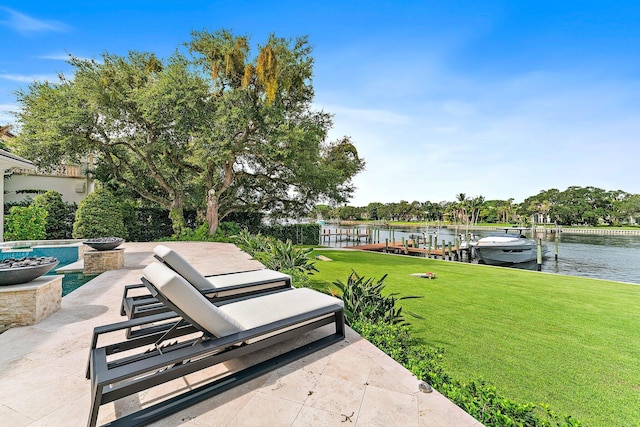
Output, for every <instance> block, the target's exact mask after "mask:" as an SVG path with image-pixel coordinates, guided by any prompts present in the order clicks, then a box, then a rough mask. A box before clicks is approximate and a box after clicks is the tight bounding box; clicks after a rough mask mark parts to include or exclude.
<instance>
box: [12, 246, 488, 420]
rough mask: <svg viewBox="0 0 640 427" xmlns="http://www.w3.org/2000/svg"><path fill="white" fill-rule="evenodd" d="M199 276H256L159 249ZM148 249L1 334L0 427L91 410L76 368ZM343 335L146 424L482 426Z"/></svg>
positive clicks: (231, 259) (194, 379) (200, 254)
mask: <svg viewBox="0 0 640 427" xmlns="http://www.w3.org/2000/svg"><path fill="white" fill-rule="evenodd" d="M167 245H168V246H171V247H173V248H174V249H176V250H177V251H179V252H180V253H181V254H182V255H183V256H184V257H185V258H187V259H188V260H189V261H190V262H192V263H193V264H194V265H195V266H196V267H197V268H198V269H199V270H200V271H202V272H203V273H204V274H215V273H224V272H230V271H238V270H247V269H252V268H259V267H261V265H260V264H259V263H257V261H254V260H251V259H250V258H249V256H248V255H247V254H245V253H243V252H241V251H239V250H238V248H236V247H235V246H233V245H230V244H221V243H192V242H188V243H187V242H178V243H168V244H167ZM154 246H155V244H154V243H127V244H125V245H124V247H125V248H126V252H125V267H124V268H123V269H120V270H117V271H110V272H107V273H103V274H101V275H100V276H98V277H97V278H95V279H94V280H92V281H91V282H89V283H87V284H85V285H84V286H82V287H81V288H79V289H78V290H76V291H74V292H72V293H71V294H69V295H67V296H65V297H64V298H63V299H62V309H61V310H59V311H58V312H56V313H55V314H53V315H52V316H50V317H49V318H47V319H45V320H44V321H42V322H40V323H39V324H37V325H33V326H26V327H19V328H13V329H10V330H8V331H7V332H5V333H3V334H0V425H7V426H16V427H17V426H82V425H86V423H87V417H88V413H89V405H90V390H89V381H88V380H86V379H85V377H84V373H85V367H86V362H87V355H88V349H89V344H90V338H91V333H92V330H93V328H94V327H95V326H100V325H104V324H107V323H113V322H117V321H121V320H123V318H122V317H120V314H119V304H120V300H121V297H122V288H123V286H124V285H125V284H129V283H138V282H139V279H140V276H141V270H142V268H144V267H145V266H146V265H147V264H148V263H150V262H152V261H153V257H152V249H153V247H154ZM212 375H215V372H213V371H204V372H199V373H197V374H192V375H190V376H188V377H185V378H181V379H179V380H175V381H173V382H172V383H171V384H166V385H163V386H160V387H157V388H156V389H154V390H152V391H145V392H141V393H139V394H138V395H134V396H131V397H130V398H125V399H121V400H119V401H116V402H114V403H110V404H107V405H104V406H103V407H102V408H101V411H100V415H99V423H101V424H102V423H107V422H109V421H112V420H113V419H114V418H115V417H118V416H121V415H124V414H126V413H129V412H131V411H133V410H136V409H140V408H141V407H143V406H145V405H146V404H149V403H154V400H155V399H157V398H158V397H159V396H163V397H164V396H167V395H169V394H172V393H174V392H175V391H184V390H187V389H189V388H191V387H194V386H197V385H199V383H201V382H202V381H205V380H206V379H207V378H210V377H211V376H212ZM418 384H419V382H418V380H417V379H416V378H415V377H413V376H412V375H411V373H409V372H408V371H407V370H406V369H404V368H403V367H402V366H400V365H398V364H397V363H396V362H395V361H393V360H392V359H390V358H389V357H387V356H386V355H385V354H384V353H382V352H381V351H379V350H378V349H377V348H376V347H374V346H373V345H371V344H370V343H369V342H367V341H366V340H363V339H362V338H360V337H359V336H358V335H357V334H356V333H354V332H353V331H351V330H350V329H348V333H347V339H346V340H345V341H344V342H341V343H338V344H334V345H332V346H330V347H328V348H326V349H324V350H321V351H319V352H317V353H314V354H312V355H311V356H309V357H306V358H304V359H301V360H298V361H297V362H294V363H291V364H289V365H286V366H284V367H282V368H281V369H278V370H276V371H274V372H272V373H270V374H265V375H263V376H261V377H259V378H257V379H255V380H253V381H250V382H248V383H246V384H243V385H241V386H238V387H236V388H234V389H232V390H230V391H227V392H225V393H223V394H221V395H219V396H217V397H213V398H210V399H208V400H206V401H204V402H202V403H200V404H197V405H195V406H192V407H191V408H189V409H186V410H183V411H181V412H178V413H176V414H174V415H173V416H171V417H169V418H166V419H164V420H162V421H159V422H157V423H155V424H154V425H156V426H176V425H188V426H348V425H351V426H367V427H368V426H403V427H404V426H448V427H449V426H481V424H480V423H479V422H478V421H476V420H475V419H473V418H472V417H471V416H469V415H468V414H466V413H465V412H464V411H462V410H461V409H460V408H458V407H457V406H455V405H454V404H453V403H451V402H450V401H449V400H447V399H446V398H444V397H443V396H442V395H440V394H439V393H438V392H436V391H434V392H432V393H422V392H420V391H419V389H418Z"/></svg>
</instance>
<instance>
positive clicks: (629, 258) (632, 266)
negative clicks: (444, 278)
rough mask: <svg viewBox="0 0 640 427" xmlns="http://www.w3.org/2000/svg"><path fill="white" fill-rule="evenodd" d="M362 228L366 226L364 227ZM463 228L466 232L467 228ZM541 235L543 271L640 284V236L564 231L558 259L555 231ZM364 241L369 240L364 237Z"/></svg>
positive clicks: (400, 233) (412, 231) (441, 235)
mask: <svg viewBox="0 0 640 427" xmlns="http://www.w3.org/2000/svg"><path fill="white" fill-rule="evenodd" d="M323 228H324V229H325V230H327V229H330V230H331V232H332V233H333V232H334V230H335V229H336V227H328V226H324V227H323ZM361 230H364V229H363V228H361ZM459 231H460V232H463V230H459ZM425 232H427V229H426V227H425V228H402V229H400V228H395V229H394V230H393V238H394V240H396V241H401V240H402V238H403V237H404V238H405V239H409V238H411V236H413V235H417V234H419V235H422V234H423V233H425ZM491 233H495V232H489V231H486V232H484V231H474V232H473V234H474V235H476V236H478V237H484V236H487V235H489V234H491ZM437 234H438V235H437V237H438V242H439V244H441V243H442V240H445V241H446V242H449V241H453V240H454V231H453V230H446V229H442V230H439V231H438V233H437ZM525 234H526V233H525ZM429 235H433V236H434V238H435V230H434V229H433V228H429ZM530 235H531V232H530V231H529V234H528V236H529V237H530ZM389 237H390V236H389V231H388V230H380V241H381V242H384V241H385V239H386V238H389ZM538 237H542V238H543V239H544V240H545V241H546V244H547V247H548V248H549V253H548V255H549V257H548V258H547V259H546V260H545V261H544V262H543V264H542V271H545V272H549V273H557V274H565V275H569V276H580V277H595V278H598V279H606V280H616V281H620V282H631V283H639V284H640V236H610V235H607V236H594V235H581V234H566V233H561V234H560V242H559V244H558V261H556V260H555V259H554V253H555V243H554V239H555V235H554V234H547V235H546V237H545V236H542V235H540V236H538ZM427 238H428V237H427ZM361 242H362V244H364V243H365V242H364V240H361ZM324 244H325V245H327V246H333V247H346V246H351V245H353V243H352V242H348V241H346V240H342V241H337V242H336V240H335V238H334V237H332V238H331V243H329V242H328V241H326V240H325V242H324ZM473 262H476V261H473ZM514 267H515V268H524V269H529V270H535V269H536V263H535V262H532V263H527V264H519V265H516V266H514Z"/></svg>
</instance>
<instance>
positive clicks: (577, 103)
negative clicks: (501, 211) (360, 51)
mask: <svg viewBox="0 0 640 427" xmlns="http://www.w3.org/2000/svg"><path fill="white" fill-rule="evenodd" d="M414 74H415V73H413V72H410V73H409V74H408V75H409V76H413V75H414ZM361 78H362V79H366V78H367V76H366V75H365V76H361ZM377 78H378V77H376V76H374V77H372V79H377ZM396 78H397V79H398V80H401V81H403V83H402V84H401V86H402V88H401V89H400V92H403V93H404V92H405V90H404V88H405V87H406V86H407V79H404V78H403V76H397V77H396ZM434 78H436V79H437V80H438V81H439V82H444V83H447V82H448V83H447V84H444V85H442V86H441V87H440V88H439V90H438V91H436V92H433V91H432V90H431V89H429V90H425V89H424V86H422V87H421V86H420V84H419V83H418V82H417V83H416V89H415V93H414V94H413V95H408V96H403V99H402V100H397V99H396V98H395V93H393V92H389V91H386V92H379V93H377V94H376V97H375V98H374V97H372V96H371V93H368V92H366V89H363V90H364V92H359V91H358V90H356V89H353V90H349V89H344V90H343V94H342V97H340V98H338V97H336V92H333V93H332V94H331V96H332V103H331V104H332V105H331V106H330V107H327V110H328V111H329V112H334V113H336V114H335V119H334V122H335V129H334V130H335V131H339V132H340V134H346V135H350V136H352V137H353V141H354V143H355V144H356V147H357V148H358V151H359V152H360V154H361V155H362V156H363V157H364V158H365V160H366V161H367V169H366V170H365V171H364V172H362V173H361V174H360V175H358V176H357V177H356V179H355V180H354V183H355V184H356V186H357V187H358V190H357V191H356V193H355V196H354V198H353V199H352V201H351V204H353V205H358V206H362V205H366V204H368V203H370V202H373V201H380V202H397V201H400V200H409V201H412V200H419V201H426V200H430V201H434V202H437V201H441V200H453V199H454V198H455V194H458V193H466V194H468V195H471V196H475V195H482V196H485V197H486V198H487V199H508V198H511V197H513V198H514V199H515V200H516V201H518V202H519V201H522V200H524V198H526V197H529V196H532V195H535V194H537V193H538V192H540V191H541V190H546V189H550V188H558V189H560V190H563V189H565V188H567V187H569V186H572V185H578V186H590V185H593V186H597V187H600V188H604V189H607V190H617V189H621V190H624V191H629V192H631V193H640V178H639V177H638V173H637V172H636V171H637V170H638V168H637V165H636V163H637V159H638V158H640V146H638V145H637V143H636V141H635V138H636V136H637V135H638V134H640V120H639V116H640V109H639V108H638V107H637V105H636V103H635V99H636V98H637V94H638V93H639V92H640V90H639V89H640V84H638V83H637V82H635V81H631V80H627V81H625V80H614V79H602V78H600V77H598V76H596V75H595V73H594V75H586V74H584V73H579V72H576V71H575V70H565V71H564V72H554V73H550V72H544V71H535V72H530V73H524V74H521V75H515V74H514V75H511V76H506V77H503V78H500V79H497V78H496V79H494V80H491V81H487V80H483V79H482V78H472V77H471V76H460V75H456V73H453V72H451V71H448V70H442V72H441V73H439V74H434ZM366 87H367V85H366V84H364V83H363V84H362V88H366ZM318 93H319V96H322V95H324V94H325V92H323V91H322V90H318ZM388 93H390V94H389V95H388V96H387V94H388ZM373 99H375V103H376V105H384V109H380V110H378V109H375V108H371V109H366V108H362V106H363V105H364V106H368V105H367V102H371V101H370V100H373ZM378 112H384V114H380V113H378ZM394 117H396V118H401V120H399V119H398V120H393V119H391V120H384V119H385V118H394Z"/></svg>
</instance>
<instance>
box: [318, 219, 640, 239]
mask: <svg viewBox="0 0 640 427" xmlns="http://www.w3.org/2000/svg"><path fill="white" fill-rule="evenodd" d="M323 226H324V227H330V226H334V227H359V226H367V227H380V228H389V227H392V228H403V227H404V228H410V227H419V228H426V227H427V226H428V227H429V228H432V227H433V228H445V229H448V230H455V229H456V228H457V229H458V230H460V231H463V230H464V231H466V230H469V231H483V230H484V231H501V230H504V229H505V228H516V229H517V228H521V229H523V230H531V227H518V226H512V227H509V226H505V225H496V226H491V225H469V226H467V225H454V224H447V225H433V224H425V223H420V222H416V223H399V224H397V223H396V224H394V223H391V224H389V223H383V224H380V223H375V222H367V221H340V222H337V223H333V222H327V223H326V224H323ZM557 229H559V230H560V232H561V233H563V234H591V235H596V236H598V235H599V236H608V235H610V236H640V228H617V227H606V228H605V227H576V226H558V228H557ZM535 232H536V233H551V234H552V233H555V232H556V227H555V226H553V225H547V226H537V227H536V228H535Z"/></svg>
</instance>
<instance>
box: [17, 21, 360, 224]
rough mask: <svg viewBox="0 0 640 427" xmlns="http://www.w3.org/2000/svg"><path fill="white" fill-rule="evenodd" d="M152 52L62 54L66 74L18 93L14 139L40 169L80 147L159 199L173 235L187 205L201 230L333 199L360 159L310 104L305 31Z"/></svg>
mask: <svg viewBox="0 0 640 427" xmlns="http://www.w3.org/2000/svg"><path fill="white" fill-rule="evenodd" d="M186 47H187V50H188V51H187V52H182V53H180V52H177V53H175V54H174V55H172V56H171V57H170V58H169V59H168V60H166V61H161V60H160V59H158V58H157V57H156V56H155V55H153V54H150V53H138V52H132V53H130V54H129V55H128V56H127V57H120V56H116V55H110V54H105V55H103V60H102V61H101V62H97V61H88V60H82V59H77V58H72V59H71V60H70V63H71V65H73V66H74V71H75V73H74V78H73V79H64V78H63V79H62V80H61V82H59V83H47V82H45V83H42V82H40V83H34V84H33V85H31V86H30V87H29V89H28V90H27V91H25V92H20V93H19V94H18V101H19V102H20V104H21V107H22V108H21V112H20V113H19V114H18V119H19V122H20V124H21V133H20V134H19V135H18V138H17V139H16V143H15V144H14V145H15V147H16V148H17V149H18V150H19V153H21V154H23V155H25V156H28V157H29V158H31V159H33V160H34V161H35V162H36V163H37V164H38V165H39V166H45V165H55V164H59V163H61V162H64V161H68V160H69V159H73V158H75V159H76V160H77V158H78V157H79V156H82V155H86V154H88V153H93V154H96V155H97V158H98V162H99V165H98V171H99V172H100V174H99V176H102V177H105V179H106V178H108V179H112V180H114V181H116V182H119V183H122V184H123V185H125V186H127V187H128V188H130V189H132V190H134V191H135V192H137V193H138V194H139V195H140V196H141V197H144V198H146V199H148V200H151V201H153V202H155V203H158V204H160V205H161V206H164V207H166V208H167V209H169V210H170V212H171V219H172V221H173V224H174V229H175V230H176V231H177V232H179V231H180V229H181V227H182V226H183V223H184V220H183V217H182V210H183V208H184V207H185V203H196V204H197V205H198V206H200V207H202V208H203V209H206V218H207V222H208V223H209V227H210V231H211V232H212V233H213V232H215V230H216V229H217V226H218V223H219V221H220V220H222V219H223V218H224V217H225V216H227V215H229V214H230V213H233V212H236V211H240V210H242V211H248V210H249V211H252V210H253V211H258V210H262V211H264V210H266V211H268V212H270V213H271V214H274V215H276V214H280V215H293V214H297V213H300V212H304V211H307V210H309V209H311V208H312V207H313V205H314V204H315V203H317V202H319V201H329V202H334V203H342V202H345V201H347V200H348V199H349V197H350V196H351V194H352V192H353V190H354V187H353V185H352V182H351V179H352V178H353V177H354V176H355V175H356V174H357V173H358V172H360V171H361V170H362V169H363V167H364V162H363V160H362V159H360V158H359V156H358V152H357V150H356V148H355V146H354V145H353V144H352V143H351V141H350V140H349V138H348V137H344V138H341V139H338V140H335V141H329V140H328V132H329V130H330V129H331V127H332V119H331V115H330V114H329V113H327V112H324V111H315V110H313V109H312V101H313V96H314V91H313V86H312V81H311V78H312V73H313V58H312V57H311V48H310V46H309V44H308V41H307V39H306V38H305V37H301V38H296V39H295V40H287V39H283V38H278V37H276V36H274V35H272V36H270V37H269V38H268V40H267V41H266V42H265V43H264V44H263V45H258V46H255V48H254V49H253V50H252V49H251V47H250V43H249V39H248V37H246V36H236V35H233V34H232V33H231V32H229V31H226V30H222V31H218V32H215V33H210V32H207V31H202V32H195V33H193V35H192V39H191V41H190V42H189V43H187V44H186Z"/></svg>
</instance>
